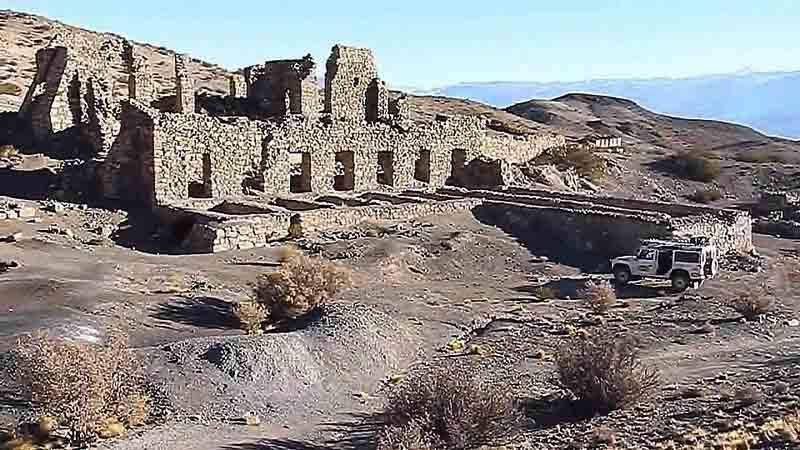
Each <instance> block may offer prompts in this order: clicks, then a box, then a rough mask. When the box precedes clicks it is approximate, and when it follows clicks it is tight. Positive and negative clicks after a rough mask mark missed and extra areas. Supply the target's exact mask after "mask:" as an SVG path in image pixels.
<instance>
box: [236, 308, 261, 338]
mask: <svg viewBox="0 0 800 450" xmlns="http://www.w3.org/2000/svg"><path fill="white" fill-rule="evenodd" d="M233 315H234V316H236V318H237V319H239V323H240V324H241V326H242V329H243V330H245V331H246V332H247V334H253V335H257V334H262V333H263V332H264V328H263V327H262V324H263V323H264V321H266V320H267V315H268V314H267V308H266V307H264V305H262V304H261V303H258V302H255V301H245V302H239V303H237V304H235V305H234V306H233Z"/></svg>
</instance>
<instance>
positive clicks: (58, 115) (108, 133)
mask: <svg viewBox="0 0 800 450" xmlns="http://www.w3.org/2000/svg"><path fill="white" fill-rule="evenodd" d="M120 68H121V69H122V70H123V71H125V72H127V73H128V74H129V77H127V78H126V79H124V80H116V79H114V74H115V73H116V71H117V69H120ZM120 85H121V86H120ZM125 85H127V86H125ZM122 87H124V88H125V89H122ZM154 90H155V88H154V85H153V83H152V78H151V77H150V76H149V74H148V73H147V65H146V63H145V61H144V60H142V59H141V58H139V57H137V56H136V55H135V54H134V53H133V46H132V44H130V43H129V42H127V41H125V40H124V39H122V38H119V37H113V36H112V37H108V36H106V37H104V38H103V39H91V40H90V39H87V38H85V37H84V36H83V35H80V34H76V33H72V32H70V31H69V30H66V29H61V30H59V32H58V33H57V34H56V36H55V37H54V38H53V40H52V41H51V42H50V43H49V44H48V45H47V46H46V47H44V48H42V49H40V50H39V51H38V52H37V53H36V74H35V76H34V80H33V82H32V84H31V86H30V87H29V89H28V92H27V93H26V95H25V99H24V100H23V103H22V106H21V107H20V110H19V115H20V117H21V118H22V119H23V120H24V121H26V122H27V123H28V124H29V125H30V128H31V131H32V134H33V137H34V140H35V144H37V145H38V146H40V147H41V148H42V149H43V150H49V151H50V152H51V153H54V154H55V156H59V157H76V156H77V157H85V158H101V159H102V158H104V157H105V155H106V154H107V152H108V151H109V150H110V148H111V146H112V145H113V143H114V141H115V139H116V136H117V134H118V133H119V129H120V124H119V120H118V116H119V113H120V105H119V99H120V96H119V95H117V93H116V92H118V91H124V92H127V93H128V95H131V94H133V95H135V96H136V97H137V98H140V99H142V100H144V101H148V100H151V97H152V96H153V95H154Z"/></svg>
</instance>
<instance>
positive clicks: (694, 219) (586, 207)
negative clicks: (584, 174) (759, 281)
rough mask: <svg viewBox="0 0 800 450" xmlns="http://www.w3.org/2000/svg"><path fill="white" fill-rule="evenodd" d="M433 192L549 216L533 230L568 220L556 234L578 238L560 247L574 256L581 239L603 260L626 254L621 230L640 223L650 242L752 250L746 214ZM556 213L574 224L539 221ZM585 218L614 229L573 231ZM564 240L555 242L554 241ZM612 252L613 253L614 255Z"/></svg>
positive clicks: (530, 194)
mask: <svg viewBox="0 0 800 450" xmlns="http://www.w3.org/2000/svg"><path fill="white" fill-rule="evenodd" d="M439 192H440V193H441V194H444V195H448V196H450V197H452V198H457V197H464V196H467V197H472V198H480V199H484V200H486V201H487V203H491V202H501V203H503V204H515V205H526V206H531V207H535V208H541V209H533V210H530V211H533V213H535V214H540V213H542V211H550V213H548V215H545V216H541V217H540V218H539V219H536V220H537V221H538V222H537V223H538V224H539V225H538V228H542V229H543V230H545V231H548V232H552V233H556V232H557V230H559V228H560V227H563V226H566V222H565V221H572V222H571V225H569V227H568V228H560V229H561V230H562V233H564V234H569V235H570V236H572V237H573V238H574V236H575V235H576V234H577V235H579V236H580V237H579V238H577V240H575V239H572V238H570V239H566V241H565V243H564V244H563V245H569V246H570V247H569V248H572V249H573V250H574V251H576V252H580V251H581V248H580V247H575V246H573V245H572V244H574V243H578V242H580V241H581V240H586V241H587V243H586V245H590V246H595V247H603V248H605V249H607V251H608V252H610V253H607V254H605V256H619V255H620V254H623V253H625V251H623V249H626V250H628V251H632V250H631V249H632V247H635V246H636V245H638V242H634V243H628V244H626V243H625V242H622V241H624V236H626V233H628V232H627V231H624V230H626V229H628V228H630V227H631V226H632V225H631V224H636V225H635V227H634V228H636V229H637V230H648V229H650V228H651V227H650V226H642V224H644V223H647V224H657V227H656V228H657V230H656V229H655V228H654V229H651V230H650V231H652V233H653V235H652V236H650V237H653V238H659V237H663V238H670V237H674V238H687V237H692V236H705V237H708V238H710V239H711V241H712V242H713V243H714V244H715V245H716V246H717V248H718V250H719V252H720V253H727V252H731V251H736V252H741V253H748V252H750V251H752V250H753V239H752V224H751V222H752V220H751V217H750V214H748V213H747V212H744V211H738V210H727V209H715V208H708V207H694V206H690V205H680V204H669V203H663V202H648V201H642V200H629V199H625V198H613V197H593V196H587V195H579V194H566V193H562V192H555V191H552V192H551V191H543V190H526V189H519V188H515V189H508V190H506V191H492V190H467V189H459V188H445V189H441V190H440V191H439ZM556 212H558V214H561V215H564V216H567V217H570V216H575V217H578V219H574V218H573V219H568V218H559V219H557V220H555V219H554V220H552V221H551V220H550V219H547V220H548V222H547V223H543V222H542V220H543V219H542V217H551V216H553V215H554V214H555V213H556ZM586 216H596V217H602V218H603V219H602V221H603V222H604V223H608V224H615V225H613V226H615V227H617V228H615V229H607V228H608V227H607V226H604V227H605V228H604V227H597V228H595V229H594V230H586V231H585V232H581V231H578V230H576V228H575V227H577V226H580V224H584V223H588V224H590V225H592V226H594V225H595V224H596V220H594V219H592V220H589V219H586V218H585V217H586ZM531 220H533V219H531ZM598 220H600V219H598ZM550 222H552V223H550ZM609 226H611V225H609ZM619 230H623V231H622V232H621V234H616V233H617V231H619ZM537 233H538V232H537ZM634 235H635V236H638V234H637V233H633V234H631V236H634ZM612 237H613V238H614V239H612ZM616 238H621V239H616ZM548 239H551V240H552V239H555V238H552V237H551V238H548ZM564 239H565V238H559V239H557V241H558V240H564ZM633 250H635V249H633ZM614 251H616V252H617V253H616V254H614Z"/></svg>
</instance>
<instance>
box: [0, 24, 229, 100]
mask: <svg viewBox="0 0 800 450" xmlns="http://www.w3.org/2000/svg"><path fill="white" fill-rule="evenodd" d="M60 29H68V30H69V31H70V32H71V33H73V34H77V35H80V36H81V37H83V38H85V39H87V40H89V41H98V40H102V39H108V38H114V37H117V38H118V37H119V36H117V35H114V34H111V33H98V32H94V31H90V30H85V29H82V28H78V27H74V26H70V25H66V24H63V23H61V22H57V21H55V20H51V19H48V18H45V17H41V16H36V15H32V14H27V13H22V12H16V11H10V10H0V111H14V110H16V109H17V108H19V106H20V104H21V103H22V99H23V97H24V95H25V92H26V91H27V89H28V86H30V84H31V81H32V80H33V77H34V75H35V74H36V51H37V50H39V49H40V48H42V47H44V46H46V45H47V43H48V42H49V41H50V40H51V39H52V38H53V36H55V34H56V33H57V32H58V30H60ZM134 47H135V50H136V52H137V54H141V55H142V56H144V57H146V58H147V60H148V63H149V65H150V70H151V71H152V73H153V78H154V80H155V82H156V83H157V85H158V88H159V91H161V92H162V94H163V95H167V94H169V93H171V92H172V90H173V89H174V86H173V81H172V80H173V79H174V70H175V69H174V63H173V58H174V56H175V52H174V51H172V50H169V49H166V48H163V47H156V46H153V45H149V44H142V43H134ZM190 70H191V71H192V73H194V74H195V77H196V80H197V84H198V88H199V89H200V91H208V92H220V93H222V92H226V91H227V87H228V81H227V80H228V79H227V76H228V74H229V72H228V71H227V70H225V69H223V68H222V67H219V66H216V65H214V64H210V63H207V62H205V61H200V60H197V59H193V60H192V61H191V64H190ZM115 80H116V81H117V84H116V88H117V89H118V90H119V91H120V92H124V90H125V89H127V87H126V82H127V76H126V75H124V74H123V72H122V71H121V70H120V71H119V76H117V77H115Z"/></svg>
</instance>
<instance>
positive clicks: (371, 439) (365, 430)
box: [222, 413, 383, 450]
mask: <svg viewBox="0 0 800 450" xmlns="http://www.w3.org/2000/svg"><path fill="white" fill-rule="evenodd" d="M349 417H350V418H349V419H346V420H343V421H340V422H330V423H324V424H322V431H323V432H325V433H329V434H331V435H333V436H341V437H335V438H329V439H325V440H322V441H321V442H320V443H314V442H309V441H299V440H295V439H262V440H260V441H256V442H246V443H240V444H231V445H228V446H225V447H222V449H223V450H334V449H336V450H362V449H363V450H367V449H374V448H375V436H376V434H377V432H378V430H379V429H380V427H381V425H383V421H382V419H381V416H380V415H379V414H364V413H351V414H349Z"/></svg>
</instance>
